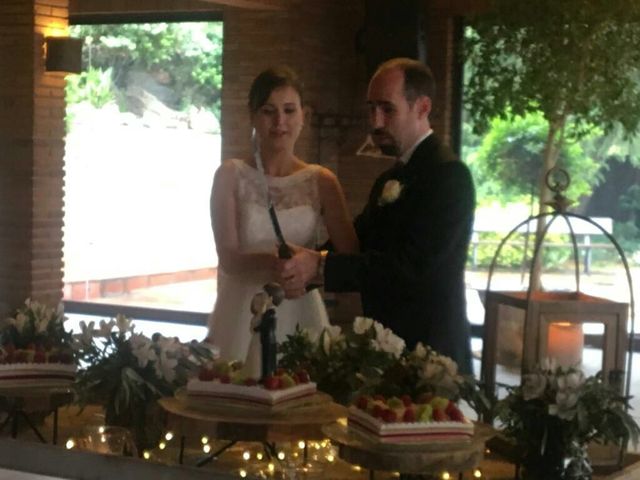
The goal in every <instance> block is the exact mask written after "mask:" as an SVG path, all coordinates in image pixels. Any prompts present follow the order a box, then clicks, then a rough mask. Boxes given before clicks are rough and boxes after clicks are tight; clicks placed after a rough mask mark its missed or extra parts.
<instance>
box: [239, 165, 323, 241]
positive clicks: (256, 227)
mask: <svg viewBox="0 0 640 480" xmlns="http://www.w3.org/2000/svg"><path fill="white" fill-rule="evenodd" d="M231 162H232V163H233V165H234V166H235V169H236V182H237V183H236V187H237V188H236V195H237V197H236V204H237V206H238V238H239V243H240V249H241V250H242V251H243V252H246V253H255V252H265V251H269V252H271V251H273V250H274V248H275V245H276V241H277V240H276V236H275V233H274V230H273V226H272V224H271V220H270V218H269V212H268V210H267V195H266V191H265V185H264V178H265V177H263V176H262V175H261V174H260V172H259V171H258V170H256V169H254V168H252V167H251V166H249V165H247V164H246V163H245V162H243V161H242V160H238V159H234V160H231ZM321 168H322V167H320V166H318V165H308V166H307V167H305V168H304V169H302V170H299V171H297V172H295V173H294V174H292V175H289V176H286V177H270V176H266V179H267V183H268V185H269V194H270V196H271V201H272V202H273V205H274V207H275V209H276V214H277V216H278V221H279V223H280V227H281V229H282V232H283V234H284V238H285V240H286V241H287V242H288V243H292V244H295V245H301V246H305V247H308V248H313V247H315V246H317V245H320V244H322V243H324V242H325V241H326V239H327V234H326V228H325V227H324V222H323V221H322V215H321V208H320V196H319V193H318V174H319V173H320V170H321Z"/></svg>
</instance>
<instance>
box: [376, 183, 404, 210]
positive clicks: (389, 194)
mask: <svg viewBox="0 0 640 480" xmlns="http://www.w3.org/2000/svg"><path fill="white" fill-rule="evenodd" d="M403 188H404V185H402V183H400V181H398V180H396V179H391V180H387V181H386V183H385V184H384V187H382V193H381V194H380V198H378V205H379V206H384V205H389V204H390V203H393V202H395V201H396V200H398V198H400V194H401V193H402V189H403Z"/></svg>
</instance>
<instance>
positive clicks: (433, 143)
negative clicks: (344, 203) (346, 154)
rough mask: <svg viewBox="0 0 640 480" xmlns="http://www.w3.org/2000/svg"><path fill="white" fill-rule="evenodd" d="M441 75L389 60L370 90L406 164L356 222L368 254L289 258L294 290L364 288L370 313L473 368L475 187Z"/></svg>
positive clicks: (288, 278) (380, 140)
mask: <svg viewBox="0 0 640 480" xmlns="http://www.w3.org/2000/svg"><path fill="white" fill-rule="evenodd" d="M433 95H434V80H433V76H432V74H431V71H430V70H429V68H428V67H427V66H426V65H424V64H423V63H420V62H418V61H416V60H411V59H407V58H397V59H392V60H389V61H387V62H385V63H383V64H382V65H381V66H380V67H379V68H378V70H377V71H376V73H375V74H374V75H373V77H372V79H371V81H370V83H369V89H368V92H367V104H368V106H369V120H370V123H371V128H372V130H371V136H372V139H373V141H374V143H375V144H376V145H377V146H378V147H379V148H380V149H381V150H382V151H383V152H384V153H386V154H388V155H393V156H395V157H397V158H398V160H399V162H398V165H397V166H395V167H393V168H391V169H389V170H387V171H386V172H384V173H383V174H382V175H381V176H380V177H378V179H377V180H376V182H375V183H374V185H373V188H372V189H371V193H370V195H369V201H368V203H367V205H366V207H365V208H364V210H363V211H362V213H361V214H360V215H359V216H358V217H357V218H356V220H355V228H356V232H357V234H358V239H359V240H360V250H361V253H359V254H334V253H329V254H327V253H326V252H316V251H313V250H308V249H303V248H299V247H296V248H295V249H294V250H295V255H294V256H293V258H291V259H290V260H283V261H281V263H280V266H279V268H280V276H281V280H280V281H281V282H282V283H283V286H284V288H285V291H286V293H287V296H288V297H295V296H298V295H301V294H302V293H303V292H304V286H305V285H307V284H308V283H309V282H311V281H314V280H317V279H318V276H321V277H324V278H323V280H324V287H325V290H327V291H332V292H345V291H358V292H360V293H361V297H362V306H363V311H364V314H365V315H366V316H369V317H372V318H374V319H375V320H378V321H380V322H381V323H382V324H383V325H385V326H386V327H389V328H391V329H392V330H393V331H394V332H395V333H396V334H397V335H399V336H400V337H402V338H404V339H405V341H406V342H407V347H408V348H413V347H414V346H415V344H416V343H417V342H419V341H420V342H422V343H423V344H426V345H429V346H431V347H432V348H434V349H435V350H437V351H439V352H440V353H442V354H444V355H447V356H450V357H452V358H453V359H454V360H455V361H456V362H457V363H458V365H459V368H460V371H461V372H462V373H471V351H470V345H469V341H470V328H469V324H468V321H467V316H466V301H465V284H464V267H465V262H466V258H467V250H468V247H469V240H470V236H471V230H472V224H473V212H474V208H475V193H474V187H473V180H472V178H471V175H470V173H469V170H468V169H467V167H466V166H465V164H463V163H462V162H460V161H459V160H458V159H457V158H455V157H454V155H453V153H452V152H451V151H450V150H449V149H448V148H446V147H445V146H443V145H442V144H441V143H440V140H439V139H438V138H437V137H436V136H435V134H434V133H433V131H432V130H431V127H430V123H429V113H430V112H431V105H432V103H431V102H432V98H433Z"/></svg>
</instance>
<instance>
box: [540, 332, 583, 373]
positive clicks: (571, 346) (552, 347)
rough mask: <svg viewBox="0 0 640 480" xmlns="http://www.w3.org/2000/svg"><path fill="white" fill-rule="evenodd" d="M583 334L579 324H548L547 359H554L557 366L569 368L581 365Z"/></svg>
mask: <svg viewBox="0 0 640 480" xmlns="http://www.w3.org/2000/svg"><path fill="white" fill-rule="evenodd" d="M583 348H584V334H583V333H582V324H581V323H570V322H555V323H551V324H549V336H548V338H547V357H549V358H555V359H556V361H557V362H558V365H560V366H563V367H571V366H575V365H579V364H581V363H582V349H583Z"/></svg>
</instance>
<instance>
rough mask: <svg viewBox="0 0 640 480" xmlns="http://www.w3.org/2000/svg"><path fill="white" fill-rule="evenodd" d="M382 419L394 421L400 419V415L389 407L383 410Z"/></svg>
mask: <svg viewBox="0 0 640 480" xmlns="http://www.w3.org/2000/svg"><path fill="white" fill-rule="evenodd" d="M382 420H383V421H384V422H386V423H392V422H395V421H397V420H398V416H397V415H396V412H394V411H393V410H391V409H390V408H387V409H386V410H383V411H382Z"/></svg>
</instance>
